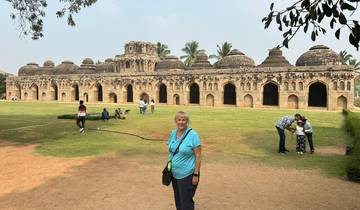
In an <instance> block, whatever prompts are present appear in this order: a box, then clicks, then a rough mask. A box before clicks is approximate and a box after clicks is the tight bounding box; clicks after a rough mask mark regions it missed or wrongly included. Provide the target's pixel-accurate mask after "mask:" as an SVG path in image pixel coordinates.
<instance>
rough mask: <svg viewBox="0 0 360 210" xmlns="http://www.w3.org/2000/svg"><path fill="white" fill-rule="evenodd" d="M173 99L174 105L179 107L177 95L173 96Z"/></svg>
mask: <svg viewBox="0 0 360 210" xmlns="http://www.w3.org/2000/svg"><path fill="white" fill-rule="evenodd" d="M173 99H174V100H173V101H174V104H175V105H180V96H179V95H178V94H175V95H174V98H173Z"/></svg>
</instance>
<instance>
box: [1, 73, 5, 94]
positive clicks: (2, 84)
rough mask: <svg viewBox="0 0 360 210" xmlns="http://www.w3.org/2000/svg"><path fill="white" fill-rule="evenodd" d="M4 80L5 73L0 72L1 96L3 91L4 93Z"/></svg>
mask: <svg viewBox="0 0 360 210" xmlns="http://www.w3.org/2000/svg"><path fill="white" fill-rule="evenodd" d="M5 80H6V75H5V74H0V97H2V95H3V94H4V93H6V84H5ZM0 99H1V98H0Z"/></svg>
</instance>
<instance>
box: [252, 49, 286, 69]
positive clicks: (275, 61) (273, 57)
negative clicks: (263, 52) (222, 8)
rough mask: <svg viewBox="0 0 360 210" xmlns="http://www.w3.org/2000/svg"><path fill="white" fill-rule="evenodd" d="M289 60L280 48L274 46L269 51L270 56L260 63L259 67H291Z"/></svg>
mask: <svg viewBox="0 0 360 210" xmlns="http://www.w3.org/2000/svg"><path fill="white" fill-rule="evenodd" d="M290 66H292V65H291V64H290V63H289V61H287V60H286V58H285V57H284V56H283V55H282V51H281V50H280V49H279V48H276V47H275V48H273V49H271V50H270V51H269V56H268V57H267V58H266V59H265V60H264V61H263V62H262V63H261V64H260V65H259V67H290Z"/></svg>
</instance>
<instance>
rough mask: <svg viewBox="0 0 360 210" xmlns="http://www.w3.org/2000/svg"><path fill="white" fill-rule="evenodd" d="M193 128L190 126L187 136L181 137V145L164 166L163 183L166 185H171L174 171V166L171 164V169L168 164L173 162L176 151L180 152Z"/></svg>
mask: <svg viewBox="0 0 360 210" xmlns="http://www.w3.org/2000/svg"><path fill="white" fill-rule="evenodd" d="M191 130H192V129H191V128H190V129H189V130H188V131H187V132H186V134H185V136H184V137H183V138H182V139H181V141H180V143H179V145H178V146H177V147H176V150H175V152H174V153H173V155H172V157H171V160H169V161H168V162H167V164H166V166H165V168H164V170H163V172H162V184H163V185H166V186H169V185H170V183H171V180H172V178H173V176H172V173H171V167H172V166H171V167H170V169H169V167H168V165H169V164H171V161H172V159H173V158H174V156H175V155H176V153H178V151H179V148H180V145H181V143H182V142H183V141H184V139H185V138H186V136H187V135H188V134H189V133H190V131H191Z"/></svg>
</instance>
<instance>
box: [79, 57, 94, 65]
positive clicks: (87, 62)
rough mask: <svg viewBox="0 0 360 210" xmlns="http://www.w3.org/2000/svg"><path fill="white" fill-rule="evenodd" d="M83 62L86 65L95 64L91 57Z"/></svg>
mask: <svg viewBox="0 0 360 210" xmlns="http://www.w3.org/2000/svg"><path fill="white" fill-rule="evenodd" d="M82 64H85V65H93V64H94V61H93V60H92V59H91V58H85V59H84V60H83V62H82Z"/></svg>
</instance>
